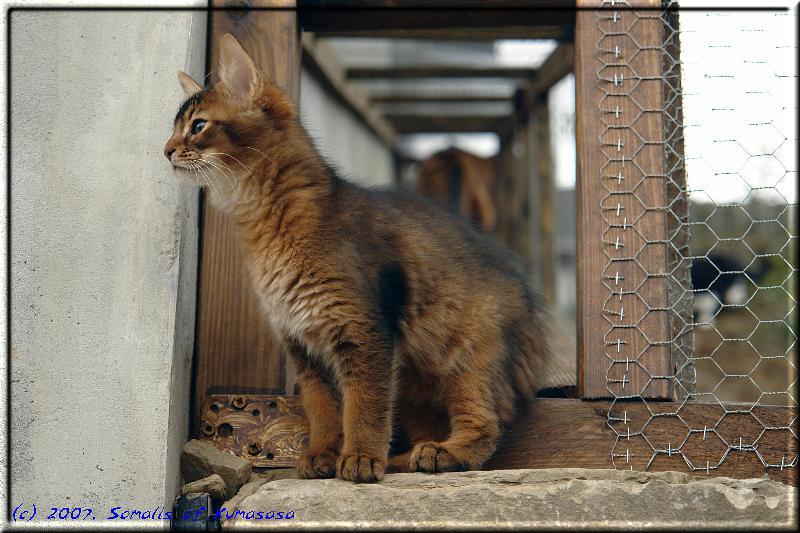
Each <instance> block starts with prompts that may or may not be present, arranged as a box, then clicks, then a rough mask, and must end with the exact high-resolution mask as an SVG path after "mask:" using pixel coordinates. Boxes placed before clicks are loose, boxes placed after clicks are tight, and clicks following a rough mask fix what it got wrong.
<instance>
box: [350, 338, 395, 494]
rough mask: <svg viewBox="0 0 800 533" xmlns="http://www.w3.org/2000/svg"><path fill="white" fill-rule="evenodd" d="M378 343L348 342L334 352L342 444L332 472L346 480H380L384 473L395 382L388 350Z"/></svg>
mask: <svg viewBox="0 0 800 533" xmlns="http://www.w3.org/2000/svg"><path fill="white" fill-rule="evenodd" d="M380 346H381V343H364V344H361V343H359V345H353V344H348V345H347V346H346V347H345V348H344V349H342V350H340V353H339V354H338V361H339V368H340V372H339V373H340V385H341V389H342V397H343V403H344V409H343V417H342V422H343V424H342V425H343V428H344V444H343V446H342V451H341V454H340V455H339V460H338V462H337V467H336V474H337V476H338V477H340V478H342V479H345V480H348V481H356V482H375V481H380V480H382V479H383V476H384V474H385V472H386V462H387V459H388V455H389V442H390V441H391V438H392V420H391V414H392V402H393V397H392V395H393V392H394V388H395V384H394V375H393V371H392V351H391V350H389V349H385V348H381V347H380Z"/></svg>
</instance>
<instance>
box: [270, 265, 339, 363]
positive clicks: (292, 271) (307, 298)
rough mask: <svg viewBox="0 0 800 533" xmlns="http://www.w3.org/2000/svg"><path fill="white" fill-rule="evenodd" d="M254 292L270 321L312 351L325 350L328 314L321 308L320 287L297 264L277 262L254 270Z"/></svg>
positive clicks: (274, 326)
mask: <svg viewBox="0 0 800 533" xmlns="http://www.w3.org/2000/svg"><path fill="white" fill-rule="evenodd" d="M255 274H256V275H255V277H256V279H257V283H256V285H257V287H256V289H257V292H258V295H259V299H260V301H261V305H262V307H263V309H264V311H265V314H266V316H267V320H268V321H269V323H270V325H271V326H272V327H273V328H274V329H276V330H278V331H280V332H282V333H284V334H285V335H288V336H291V337H293V338H296V339H302V340H303V341H304V343H305V344H307V345H308V346H309V348H312V349H314V350H315V351H327V349H326V348H327V346H325V345H326V343H325V340H324V339H325V337H326V332H327V331H328V330H329V329H330V323H331V319H332V317H331V316H330V315H327V314H325V313H323V312H322V309H323V308H324V304H325V302H324V301H323V300H324V298H323V296H324V291H322V290H321V288H320V287H318V286H316V285H315V284H313V283H311V282H310V281H309V280H308V278H307V276H305V275H304V274H303V272H302V271H300V270H299V269H297V268H290V267H287V266H286V265H283V268H281V267H280V265H279V266H278V267H277V268H276V269H275V270H273V271H269V270H268V269H264V271H263V272H259V273H255Z"/></svg>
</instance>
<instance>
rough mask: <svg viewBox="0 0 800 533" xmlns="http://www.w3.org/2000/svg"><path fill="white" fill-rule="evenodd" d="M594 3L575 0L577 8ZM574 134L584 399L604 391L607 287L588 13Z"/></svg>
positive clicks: (580, 16)
mask: <svg viewBox="0 0 800 533" xmlns="http://www.w3.org/2000/svg"><path fill="white" fill-rule="evenodd" d="M593 5H596V2H592V1H590V0H585V1H579V2H578V6H579V7H590V6H593ZM575 37H576V39H575V134H576V145H577V174H578V175H577V176H576V183H575V195H576V205H577V206H578V210H577V213H576V226H577V233H578V235H577V240H576V269H577V279H576V309H577V332H578V335H577V337H578V338H577V348H578V349H577V355H578V362H577V365H578V394H579V395H580V396H581V397H583V398H598V397H604V396H607V395H608V391H606V388H605V379H606V368H607V366H608V364H607V361H606V359H605V356H604V345H603V342H604V341H603V333H604V331H605V329H606V322H605V319H604V318H603V301H604V299H605V294H606V289H605V288H604V287H603V285H602V283H600V281H601V278H602V271H603V268H604V267H605V262H606V258H605V254H604V253H603V248H602V240H603V229H604V225H605V223H604V222H603V219H602V217H601V216H600V202H601V201H602V199H603V196H604V190H603V186H602V183H601V181H600V173H601V169H602V167H603V163H604V159H605V158H604V156H603V153H602V152H601V151H600V134H601V133H602V132H603V124H602V123H601V122H600V117H599V115H598V109H599V107H600V97H601V93H600V90H599V88H598V86H597V72H598V70H599V69H600V62H599V60H598V59H597V57H596V54H597V48H596V47H597V42H598V40H599V39H600V31H599V29H598V27H597V19H596V15H595V13H594V12H592V11H579V12H578V13H577V14H576V19H575Z"/></svg>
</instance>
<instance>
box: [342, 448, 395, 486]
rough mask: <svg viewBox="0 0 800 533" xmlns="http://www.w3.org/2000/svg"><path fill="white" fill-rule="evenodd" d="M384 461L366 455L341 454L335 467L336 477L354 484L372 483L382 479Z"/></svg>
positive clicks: (384, 469)
mask: <svg viewBox="0 0 800 533" xmlns="http://www.w3.org/2000/svg"><path fill="white" fill-rule="evenodd" d="M385 473H386V459H382V458H380V457H377V456H375V455H372V454H368V453H357V452H351V453H343V454H342V455H341V456H339V461H338V463H337V465H336V475H337V476H338V477H340V478H342V479H345V480H347V481H355V482H356V483H374V482H375V481H380V480H382V479H383V475H384V474H385Z"/></svg>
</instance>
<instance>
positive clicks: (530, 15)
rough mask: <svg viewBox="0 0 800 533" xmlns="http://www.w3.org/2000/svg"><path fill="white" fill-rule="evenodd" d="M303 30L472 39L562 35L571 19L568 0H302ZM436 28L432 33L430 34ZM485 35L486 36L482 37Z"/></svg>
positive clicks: (345, 34) (379, 35)
mask: <svg viewBox="0 0 800 533" xmlns="http://www.w3.org/2000/svg"><path fill="white" fill-rule="evenodd" d="M299 5H300V6H301V10H300V23H301V25H302V27H303V30H304V31H311V32H315V33H318V34H320V35H337V36H378V37H405V38H424V37H421V35H425V34H426V32H427V34H429V35H431V36H432V37H429V38H453V37H455V38H461V39H468V40H470V39H473V38H481V36H488V35H490V34H491V35H493V38H495V39H497V38H513V37H517V38H528V39H537V38H539V39H541V38H563V37H564V36H565V35H567V34H568V33H569V29H568V28H569V27H571V26H572V25H573V23H574V20H575V13H574V11H572V10H571V9H570V8H571V7H572V6H573V4H572V2H558V3H542V2H537V3H532V2H516V3H514V2H491V3H489V2H480V1H478V2H468V3H464V2H458V1H449V2H445V1H439V2H417V3H405V2H347V3H342V2H338V1H333V2H321V1H301V2H300V4H299ZM431 30H435V33H433V32H431ZM484 38H485V37H484Z"/></svg>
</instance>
